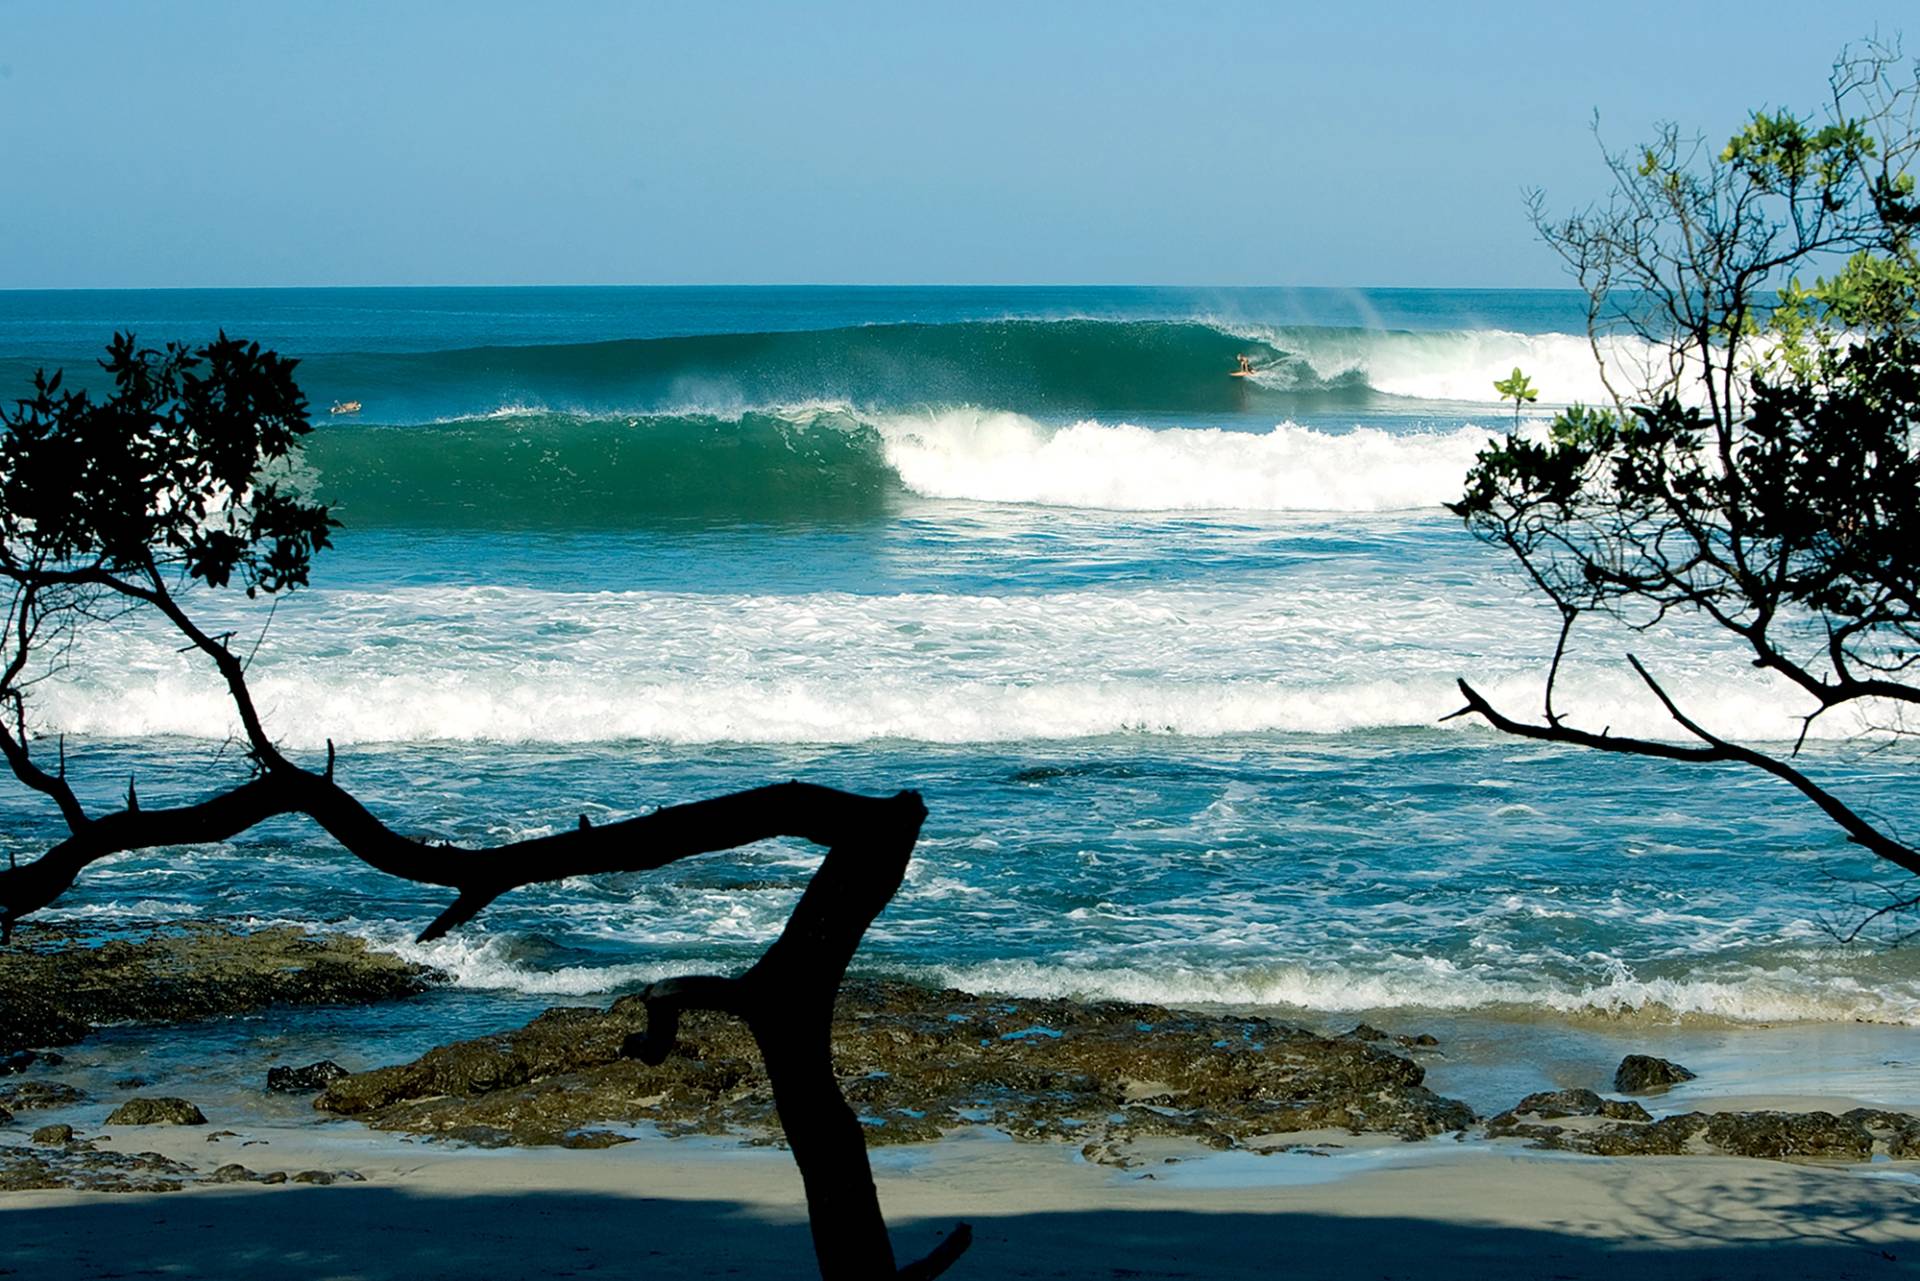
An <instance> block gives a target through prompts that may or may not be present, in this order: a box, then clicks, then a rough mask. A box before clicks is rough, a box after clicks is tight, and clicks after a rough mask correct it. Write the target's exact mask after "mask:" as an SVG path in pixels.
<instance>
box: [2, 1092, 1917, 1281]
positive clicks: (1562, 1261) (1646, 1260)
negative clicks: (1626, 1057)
mask: <svg viewBox="0 0 1920 1281" xmlns="http://www.w3.org/2000/svg"><path fill="white" fill-rule="evenodd" d="M107 1133H110V1134H111V1135H112V1138H111V1141H110V1142H109V1143H106V1144H103V1147H111V1148H114V1149H118V1150H122V1151H135V1150H153V1151H158V1152H161V1153H163V1154H166V1155H168V1156H170V1157H173V1158H175V1159H180V1160H186V1161H189V1162H191V1163H195V1164H199V1165H205V1164H208V1163H209V1162H210V1161H211V1160H213V1159H215V1157H214V1156H212V1155H210V1153H212V1152H213V1149H214V1148H215V1147H217V1148H218V1152H217V1157H218V1159H220V1160H235V1161H242V1162H244V1163H245V1164H246V1165H247V1166H248V1167H249V1168H250V1169H252V1170H255V1171H257V1172H259V1173H269V1172H273V1171H285V1172H289V1173H293V1172H297V1171H301V1170H307V1169H321V1170H342V1169H352V1170H354V1171H355V1172H357V1173H359V1174H360V1175H362V1176H363V1178H364V1182H343V1183H339V1184H335V1185H333V1186H325V1187H309V1186H295V1185H283V1186H258V1185H242V1186H229V1187H219V1186H207V1185H201V1186H197V1187H191V1188H189V1189H188V1190H186V1191H183V1192H178V1193H171V1194H128V1195H109V1194H100V1193H73V1192H57V1193H21V1194H14V1195H10V1196H8V1197H7V1198H6V1199H5V1200H4V1201H0V1239H4V1241H5V1243H6V1245H5V1253H4V1256H0V1268H3V1269H4V1270H5V1272H4V1273H0V1274H10V1275H19V1276H22V1277H28V1276H31V1277H36V1278H48V1279H52V1278H62V1279H64V1278H73V1279H75V1281H79V1279H81V1278H107V1277H125V1276H181V1277H197V1276H241V1275H252V1274H266V1275H271V1276H274V1277H277V1278H287V1279H288V1281H293V1279H301V1281H307V1279H311V1281H321V1279H323V1278H328V1279H331V1278H340V1279H345V1278H365V1279H367V1281H379V1279H385V1278H392V1279H394V1281H400V1279H401V1278H407V1279H413V1278H434V1277H471V1276H479V1275H488V1276H501V1277H583V1276H596V1277H627V1276H632V1277H650V1278H651V1277H695V1276H721V1275H740V1276H747V1277H773V1276H804V1275H809V1274H810V1272H811V1269H812V1258H811V1252H810V1249H809V1245H808V1241H807V1235H806V1226H805V1221H804V1218H803V1216H802V1214H801V1208H800V1203H799V1197H800V1189H799V1179H798V1176H797V1174H796V1173H795V1171H794V1168H793V1166H792V1164H791V1162H790V1161H789V1160H788V1159H787V1157H786V1156H785V1155H784V1154H783V1153H779V1152H772V1151H765V1150H754V1149H743V1148H739V1147H735V1146H731V1145H721V1144H718V1143H714V1142H710V1141H684V1140H681V1141H668V1140H642V1141H640V1142H636V1143H632V1144H628V1145H625V1146H623V1147H619V1148H615V1149H612V1150H608V1151H600V1152H570V1151H559V1150H544V1151H524V1150H521V1151H512V1152H485V1151H477V1150H472V1149H464V1150H463V1149H459V1148H451V1147H446V1146H443V1145H439V1144H426V1143H415V1142H411V1141H407V1140H398V1139H393V1138H390V1137H385V1136H375V1135H371V1134H369V1133H367V1132H366V1131H363V1130H361V1129H360V1128H359V1127H357V1126H352V1125H343V1124H338V1123H335V1124H328V1125H318V1126H315V1125H308V1126H300V1127H261V1128H256V1129H248V1130H244V1131H242V1132H240V1133H235V1134H227V1135H223V1136H221V1137H220V1138H219V1139H218V1140H217V1141H216V1142H215V1143H213V1144H210V1143H209V1141H208V1138H207V1133H206V1131H204V1130H201V1129H197V1128H192V1129H189V1128H166V1127H119V1128H117V1129H110V1130H109V1131H107ZM1347 1142H1348V1143H1350V1144H1351V1143H1353V1140H1351V1139H1349V1140H1347ZM1176 1153H1177V1154H1178V1156H1177V1158H1176V1160H1175V1161H1174V1162H1172V1163H1167V1162H1166V1161H1165V1156H1166V1155H1174V1154H1176ZM1159 1162H1160V1163H1158V1164H1155V1165H1153V1166H1151V1167H1150V1168H1147V1169H1145V1170H1144V1171H1143V1170H1140V1169H1133V1170H1126V1171H1119V1172H1116V1171H1113V1170H1111V1169H1107V1168H1104V1167H1100V1166H1095V1165H1090V1164H1088V1163H1087V1162H1085V1161H1083V1160H1081V1159H1080V1158H1079V1157H1078V1156H1077V1155H1076V1154H1075V1153H1074V1152H1073V1151H1072V1149H1071V1148H1067V1147H1064V1146H1055V1145H1034V1144H1021V1143H1013V1142H1010V1141H1007V1140H1005V1139H1003V1138H998V1137H989V1136H985V1135H969V1136H963V1137H958V1138H954V1139H949V1140H946V1141H943V1142H941V1143H938V1144H932V1145H914V1146H910V1147H903V1148H895V1149H890V1150H886V1151H883V1152H881V1153H879V1154H877V1156H876V1160H875V1166H876V1178H877V1181H878V1183H879V1186H880V1191H881V1198H882V1202H883V1204H884V1205H885V1207H886V1210H887V1213H888V1215H889V1218H890V1220H891V1222H892V1225H893V1232H894V1240H895V1246H896V1250H897V1251H898V1252H899V1254H900V1255H901V1257H902V1258H907V1257H917V1256H918V1255H919V1254H921V1253H924V1252H925V1251H926V1250H927V1249H929V1248H930V1247H931V1246H932V1245H933V1244H934V1243H935V1242H936V1241H937V1240H938V1238H939V1236H940V1235H941V1234H942V1233H944V1232H946V1231H947V1230H949V1229H950V1227H951V1226H952V1224H953V1223H954V1222H956V1221H961V1220H964V1221H967V1222H970V1223H971V1224H972V1225H973V1228H974V1232H975V1244H974V1246H973V1249H972V1250H971V1252H970V1253H969V1254H968V1255H967V1257H966V1258H964V1259H963V1260H962V1262H961V1263H960V1264H959V1265H958V1266H957V1268H956V1270H955V1271H954V1272H953V1273H952V1275H954V1276H961V1277H964V1276H973V1277H1055V1278H1082V1277H1084V1278H1103V1279H1104V1278H1117V1277H1228V1278H1232V1277H1249V1278H1251V1277H1267V1276H1274V1275H1282V1276H1295V1277H1329V1278H1332V1277H1342V1278H1346V1277H1368V1278H1372V1277H1381V1278H1401V1277H1408V1278H1411V1277H1421V1278H1434V1279H1439V1281H1446V1279H1447V1278H1463V1279H1464V1278H1509V1277H1510V1278H1547V1277H1552V1278H1565V1279H1569V1281H1572V1279H1579V1278H1603V1277H1617V1276H1620V1275H1623V1273H1624V1272H1625V1271H1626V1270H1628V1269H1631V1270H1633V1271H1634V1272H1636V1273H1637V1274H1639V1275H1642V1276H1646V1277H1674V1278H1681V1277H1686V1278H1707V1277H1748V1276H1763V1275H1764V1276H1769V1277H1782V1278H1787V1277H1833V1278H1839V1277H1883V1276H1884V1277H1891V1276H1903V1275H1908V1274H1910V1273H1912V1272H1914V1271H1915V1270H1916V1261H1920V1215H1916V1213H1915V1211H1916V1201H1917V1199H1920V1178H1916V1177H1915V1176H1914V1174H1912V1173H1911V1172H1910V1171H1908V1170H1907V1168H1906V1167H1905V1166H1904V1165H1902V1166H1893V1165H1888V1164H1886V1163H1880V1164H1877V1165H1868V1166H1854V1167H1845V1168H1843V1167H1820V1166H1812V1165H1790V1164H1785V1163H1780V1162H1765V1161H1749V1160H1741V1159H1733V1158H1685V1157H1683V1158H1640V1159H1633V1160H1617V1159H1607V1158H1592V1157H1568V1156H1563V1155H1551V1154H1537V1153H1531V1152H1527V1151H1525V1150H1524V1149H1522V1148H1519V1147H1518V1146H1517V1145H1512V1144H1490V1143H1485V1142H1481V1143H1460V1142H1456V1141H1454V1140H1452V1139H1443V1140H1434V1141H1428V1142H1424V1143H1418V1144H1403V1143H1396V1142H1392V1141H1372V1142H1364V1143H1360V1144H1355V1145H1354V1146H1350V1147H1347V1148H1344V1149H1342V1150H1341V1151H1340V1152H1338V1153H1337V1154H1336V1155H1333V1156H1326V1157H1311V1156H1304V1155H1291V1156H1279V1157H1264V1158H1263V1157H1253V1156H1250V1155H1248V1154H1245V1153H1233V1154H1226V1155H1223V1156H1211V1155H1204V1154H1201V1153H1199V1152H1197V1151H1196V1150H1194V1149H1192V1148H1191V1147H1186V1148H1178V1147H1168V1148H1167V1149H1166V1151H1165V1154H1164V1155H1161V1156H1160V1158H1159Z"/></svg>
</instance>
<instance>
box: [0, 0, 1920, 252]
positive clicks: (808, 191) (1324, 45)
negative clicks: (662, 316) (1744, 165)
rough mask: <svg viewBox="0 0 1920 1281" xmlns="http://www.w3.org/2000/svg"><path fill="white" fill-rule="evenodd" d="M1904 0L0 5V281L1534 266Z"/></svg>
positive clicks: (1810, 76) (1799, 92) (3, 1)
mask: <svg viewBox="0 0 1920 1281" xmlns="http://www.w3.org/2000/svg"><path fill="white" fill-rule="evenodd" d="M1903 9H1904V6H1900V5H1893V4H1886V3H1882V4H1877V5H1864V4H1851V3H1846V2H1845V0H1834V2H1831V3H1824V4H1820V5H1808V4H1805V3H1794V4H1775V3H1769V2H1767V0H1760V2H1757V3H1746V4H1741V5H1738V6H1735V5H1719V4H1691V5H1687V4H1674V3H1671V2H1669V3H1663V4H1640V3H1607V4H1598V5H1573V4H1569V5H1552V6H1549V5H1544V4H1524V5H1523V4H1489V5H1480V6H1474V7H1472V8H1469V7H1467V6H1455V5H1437V4H1366V3H1351V4H1346V5H1337V4H1332V3H1319V4H1313V5H1293V4H1250V3H1242V4H1239V5H1233V6H1215V5H1204V4H1128V3H1104V4H1087V5H1080V4H1066V3H1059V4H1048V3H1042V2H1039V0H1027V2H1026V3H1021V4H996V3H970V4H966V5H950V6H934V5H914V4H900V3H897V2H896V3H890V4H827V3H821V4H817V5H809V6H803V5H798V4H784V5H782V4H754V3H730V4H724V5H723V4H686V5H664V4H659V5H656V4H640V3H629V4H604V5H602V4H590V3H568V4H542V5H535V4H531V3H528V4H520V5H497V4H480V3H459V4H455V3H444V4H443V3H428V2H426V0H421V2H418V3H381V4H365V5H362V4H352V3H329V4H324V5H323V4H318V3H313V4H298V5H295V4H268V3H262V2H260V0H253V2H252V3H246V4H239V3H236V4H224V3H193V2H191V0H181V2H180V3H171V4H157V3H154V4H109V3H88V2H87V0H60V2H56V3H41V2H39V0H33V2H23V0H0V162H3V164H4V172H5V175H6V181H5V193H4V196H0V288H66V287H120V286H124V287H139V286H214V285H290V284H315V285H357V284H535V283H546V284H552V283H583V284H623V283H636V284H640V283H665V284H676V283H763V282H764V283H774V282H780V283H787V282H819V283H867V282H871V283H1145V284H1248V285H1267V284H1286V285H1409V286H1414V285H1441V286H1447V285H1463V286H1464V285H1480V286H1555V285H1559V284H1561V283H1563V277H1562V276H1561V274H1560V272H1559V269H1558V265H1557V263H1556V262H1555V261H1554V260H1553V259H1552V258H1551V256H1550V255H1549V254H1548V253H1547V252H1546V251H1545V250H1544V249H1543V248H1542V247H1541V246H1539V245H1537V244H1536V243H1534V241H1533V238H1532V235H1531V232H1530V229H1529V228H1528V226H1527V224H1526V221H1525V218H1524V215H1523V210H1522V205H1521V191H1522V189H1523V188H1524V187H1527V186H1529V185H1539V186H1542V187H1544V188H1546V190H1547V192H1548V194H1549V197H1550V199H1553V200H1555V201H1557V202H1559V203H1560V204H1561V205H1563V206H1564V205H1565V204H1568V203H1571V202H1574V201H1577V200H1581V199H1585V198H1591V197H1593V196H1596V195H1598V194H1600V193H1601V191H1602V190H1603V187H1602V178H1601V174H1600V171H1599V167H1598V162H1597V157H1596V154H1595V149H1594V144H1593V141H1592V138H1591V136H1590V135H1589V133H1588V124H1589V121H1590V119H1591V116H1592V114H1593V112H1594V111H1595V110H1596V109H1597V110H1598V111H1599V113H1600V117H1601V123H1602V127H1603V129H1604V131H1605V133H1606V135H1607V137H1608V138H1609V139H1611V140H1614V141H1615V142H1617V143H1620V144H1624V143H1626V142H1629V141H1632V140H1633V139H1635V138H1636V137H1638V136H1639V135H1640V134H1642V133H1643V132H1644V131H1645V130H1646V128H1647V127H1648V125H1649V124H1650V123H1651V122H1652V121H1654V120H1656V119H1660V118H1670V119H1673V120H1677V121H1680V122H1683V123H1685V124H1688V125H1689V126H1696V125H1697V126H1698V127H1700V128H1701V129H1703V130H1704V131H1705V132H1707V133H1709V134H1711V135H1714V136H1716V137H1717V136H1719V135H1722V134H1724V133H1726V132H1729V131H1730V130H1731V128H1732V127H1733V126H1734V125H1735V124H1736V123H1737V122H1738V120H1739V119H1740V117H1741V116H1742V115H1743V114H1744V112H1745V111H1746V109H1748V108H1750V107H1753V106H1757V105H1761V104H1778V105H1789V106H1804V107H1805V108H1807V109H1811V108H1812V107H1813V106H1815V105H1816V104H1817V103H1818V101H1819V98H1820V95H1821V94H1822V92H1823V91H1824V89H1825V78H1826V70H1827V67H1828V65H1829V63H1830V62H1831V60H1832V57H1833V54H1834V53H1835V52H1836V51H1837V50H1838V48H1839V47H1840V45H1842V44H1844V43H1845V42H1846V41H1848V40H1850V39H1854V38H1857V37H1859V36H1861V35H1863V34H1865V33H1867V32H1868V31H1870V30H1873V29H1874V28H1875V27H1876V26H1877V27H1878V28H1879V29H1880V31H1881V32H1882V33H1883V34H1890V33H1891V32H1892V31H1893V30H1894V29H1895V28H1896V27H1897V24H1898V22H1899V16H1900V14H1901V13H1902V12H1903ZM1914 34H1915V37H1916V39H1920V31H1916V32H1915V33H1914Z"/></svg>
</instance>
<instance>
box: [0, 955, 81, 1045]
mask: <svg viewBox="0 0 1920 1281" xmlns="http://www.w3.org/2000/svg"><path fill="white" fill-rule="evenodd" d="M25 987H26V985H24V984H17V983H10V982H8V981H7V975H6V972H5V970H3V969H0V1050H5V1051H12V1050H24V1049H28V1048H32V1047H36V1046H47V1045H72V1044H73V1043H74V1042H75V1041H78V1040H80V1039H81V1038H83V1037H84V1036H86V1034H87V1033H88V1032H89V1031H91V1030H92V1029H90V1028H89V1027H88V1026H87V1025H86V1023H85V1022H84V1021H82V1020H80V1019H78V1018H75V1017H73V1016H72V1015H70V1014H68V1013H66V1012H65V1011H64V1010H63V1009H61V1008H60V1007H59V1006H58V1005H55V1004H54V1003H52V1002H50V1001H48V1000H46V999H45V998H43V997H40V996H37V995H34V994H32V993H30V992H28V991H27V990H25Z"/></svg>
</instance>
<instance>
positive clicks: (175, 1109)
mask: <svg viewBox="0 0 1920 1281" xmlns="http://www.w3.org/2000/svg"><path fill="white" fill-rule="evenodd" d="M206 1123H207V1118H206V1117H205V1116H202V1115H201V1113H200V1109H199V1108H197V1107H195V1106H193V1104H191V1103H189V1102H187V1101H186V1100H185V1099H175V1098H168V1097H165V1096H153V1097H143V1096H135V1097H134V1098H131V1099H128V1100H127V1101H126V1102H125V1103H122V1104H121V1105H120V1106H119V1107H117V1108H115V1109H114V1110H113V1113H112V1115H110V1116H109V1117H107V1124H108V1125H205V1124H206Z"/></svg>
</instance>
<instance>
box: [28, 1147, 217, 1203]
mask: <svg viewBox="0 0 1920 1281" xmlns="http://www.w3.org/2000/svg"><path fill="white" fill-rule="evenodd" d="M193 1178H194V1171H193V1167H191V1166H187V1165H182V1164H181V1163H180V1162H178V1161H172V1160H169V1159H167V1158H166V1157H164V1156H161V1155H160V1154H159V1153H158V1152H136V1153H132V1154H129V1153H125V1152H99V1151H95V1150H93V1149H92V1148H90V1147H88V1146H87V1145H85V1144H71V1145H68V1146H66V1147H63V1148H20V1147H0V1191H8V1192H12V1191H32V1190H35V1189H46V1188H73V1189H78V1190H81V1191H87V1192H178V1191H179V1190H180V1189H181V1188H182V1187H184V1186H185V1185H186V1183H187V1182H188V1181H189V1180H191V1179H193Z"/></svg>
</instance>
